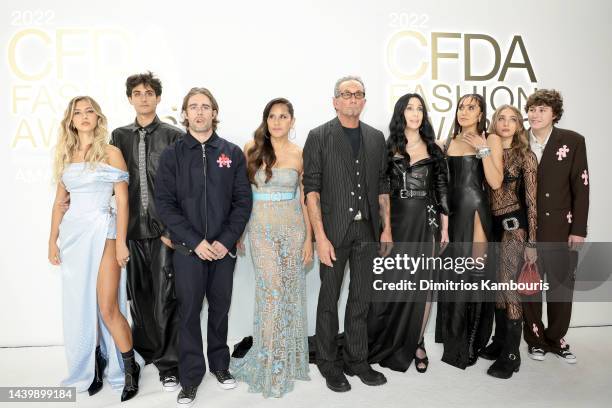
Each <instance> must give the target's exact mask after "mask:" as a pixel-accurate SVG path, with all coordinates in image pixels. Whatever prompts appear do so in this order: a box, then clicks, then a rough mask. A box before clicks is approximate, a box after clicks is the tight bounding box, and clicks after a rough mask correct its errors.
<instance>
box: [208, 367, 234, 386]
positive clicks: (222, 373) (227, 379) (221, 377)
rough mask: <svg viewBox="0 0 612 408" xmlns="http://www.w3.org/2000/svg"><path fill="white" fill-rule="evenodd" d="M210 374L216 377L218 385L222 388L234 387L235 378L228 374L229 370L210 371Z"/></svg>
mask: <svg viewBox="0 0 612 408" xmlns="http://www.w3.org/2000/svg"><path fill="white" fill-rule="evenodd" d="M210 374H211V375H212V376H213V377H215V378H216V379H217V383H218V384H219V387H221V388H223V389H224V390H231V389H232V388H236V386H237V385H238V384H236V379H235V378H234V377H233V376H232V375H231V374H230V372H229V370H227V369H226V370H217V371H211V372H210Z"/></svg>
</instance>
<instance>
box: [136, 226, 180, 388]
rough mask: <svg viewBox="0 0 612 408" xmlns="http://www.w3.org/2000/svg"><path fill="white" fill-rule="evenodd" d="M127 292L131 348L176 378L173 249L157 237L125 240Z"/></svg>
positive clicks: (164, 374)
mask: <svg viewBox="0 0 612 408" xmlns="http://www.w3.org/2000/svg"><path fill="white" fill-rule="evenodd" d="M128 247H129V249H130V261H129V262H128V265H127V289H128V297H129V299H130V312H131V315H132V321H133V326H132V334H133V337H134V348H135V349H136V351H138V353H140V355H141V356H142V357H143V358H144V359H145V361H146V362H147V364H149V363H153V364H155V366H156V367H157V369H158V370H159V376H160V379H161V378H162V377H163V376H166V375H176V376H178V344H177V342H178V324H179V318H178V310H177V301H176V296H175V293H174V269H173V267H172V252H173V251H172V249H170V248H168V247H167V246H166V245H164V244H163V242H162V241H161V239H159V238H150V239H140V240H130V241H128Z"/></svg>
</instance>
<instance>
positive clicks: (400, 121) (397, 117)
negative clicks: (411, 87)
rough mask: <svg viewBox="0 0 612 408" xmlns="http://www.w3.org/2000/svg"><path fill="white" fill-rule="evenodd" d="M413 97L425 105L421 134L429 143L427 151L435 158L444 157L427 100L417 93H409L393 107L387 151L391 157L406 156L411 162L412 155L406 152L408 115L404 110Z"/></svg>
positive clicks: (427, 143)
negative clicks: (405, 131)
mask: <svg viewBox="0 0 612 408" xmlns="http://www.w3.org/2000/svg"><path fill="white" fill-rule="evenodd" d="M412 98H417V99H418V100H419V101H420V102H421V105H422V106H423V120H422V121H421V126H420V127H419V135H421V139H422V140H423V141H424V142H425V144H426V145H427V153H429V155H430V156H431V157H433V158H436V159H443V158H444V156H443V154H442V150H441V149H440V147H439V146H438V145H437V144H436V135H435V133H434V130H433V126H431V122H430V121H429V114H428V113H427V107H426V106H425V100H423V97H422V96H421V95H419V94H417V93H408V94H406V95H404V96H402V97H401V98H399V99H398V100H397V102H396V103H395V108H393V116H392V117H391V122H389V138H388V139H387V151H388V153H389V159H391V158H392V157H393V156H395V155H396V154H399V155H402V156H404V157H405V158H406V159H407V160H408V162H410V156H409V155H408V153H407V152H406V136H405V134H404V130H405V129H406V117H405V116H404V111H405V110H406V107H407V106H408V102H409V101H410V99H412Z"/></svg>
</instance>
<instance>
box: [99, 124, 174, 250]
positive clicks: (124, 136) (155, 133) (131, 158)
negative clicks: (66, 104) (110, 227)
mask: <svg viewBox="0 0 612 408" xmlns="http://www.w3.org/2000/svg"><path fill="white" fill-rule="evenodd" d="M139 128H140V125H138V123H137V122H136V121H134V123H132V124H130V125H127V126H123V127H120V128H117V129H115V130H114V131H113V133H112V135H111V141H110V143H111V144H112V145H114V146H117V147H118V148H119V149H120V150H121V153H122V154H123V158H124V159H125V162H126V164H127V167H128V172H129V173H130V182H129V186H128V191H129V202H130V219H129V221H128V231H127V238H128V239H146V238H157V237H159V236H161V235H162V234H164V233H165V227H164V225H163V224H162V222H161V221H160V220H159V217H158V215H157V212H156V210H155V175H156V173H157V167H158V165H159V157H160V156H161V154H162V152H163V151H164V149H165V148H166V147H168V146H169V145H171V144H173V143H174V142H175V141H176V140H178V139H180V138H182V137H183V135H184V134H185V132H183V131H182V130H180V129H178V128H176V127H174V126H172V125H170V124H168V123H165V122H162V121H161V120H159V118H158V117H157V116H156V117H155V120H153V122H151V123H150V124H149V125H148V126H146V127H145V130H146V131H147V134H146V136H145V146H146V158H147V187H148V198H149V203H148V208H147V211H146V215H145V216H144V217H143V216H142V215H141V209H140V207H141V200H140V173H139V171H138V170H139V169H138V144H139V140H140V137H139V135H138V129H139ZM164 235H167V234H164Z"/></svg>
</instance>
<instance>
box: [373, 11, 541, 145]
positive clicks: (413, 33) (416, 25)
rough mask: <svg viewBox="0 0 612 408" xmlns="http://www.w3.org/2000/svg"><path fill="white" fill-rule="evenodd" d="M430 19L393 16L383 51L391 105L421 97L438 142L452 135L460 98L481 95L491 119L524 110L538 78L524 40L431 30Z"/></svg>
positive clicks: (515, 35)
mask: <svg viewBox="0 0 612 408" xmlns="http://www.w3.org/2000/svg"><path fill="white" fill-rule="evenodd" d="M429 20H430V19H429V16H428V15H426V14H417V13H411V14H408V13H391V14H390V15H389V26H390V27H391V29H392V32H391V35H390V36H389V37H388V40H387V43H386V47H385V62H386V68H387V70H388V73H389V74H390V78H391V81H390V85H389V97H390V99H389V102H390V107H391V110H392V107H393V104H395V101H396V100H397V99H398V98H399V97H400V96H402V95H404V94H405V93H408V92H416V93H419V94H420V95H422V96H423V97H424V99H425V101H426V102H427V108H428V110H429V112H430V113H431V119H432V124H433V126H434V129H435V130H436V134H437V137H438V138H442V139H444V138H446V137H447V135H449V134H450V133H451V132H452V123H453V119H454V117H453V116H454V108H455V106H456V103H457V101H458V99H459V98H460V97H461V95H464V94H466V93H478V94H480V95H482V96H484V98H485V100H486V101H487V105H488V106H487V107H488V113H489V115H490V114H492V112H493V111H494V110H495V108H496V107H497V106H500V105H502V104H506V103H508V104H511V105H515V106H517V107H518V108H519V109H522V108H523V106H524V104H525V102H526V100H527V97H528V96H529V95H530V94H531V93H532V92H533V91H534V90H535V89H536V85H537V77H536V73H535V70H534V67H533V63H532V59H531V58H530V55H529V52H528V49H527V45H526V42H525V39H524V38H523V37H522V36H521V35H518V34H512V35H505V36H499V35H498V36H496V35H493V34H491V33H483V32H474V31H463V30H430V29H429V28H428V25H429Z"/></svg>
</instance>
